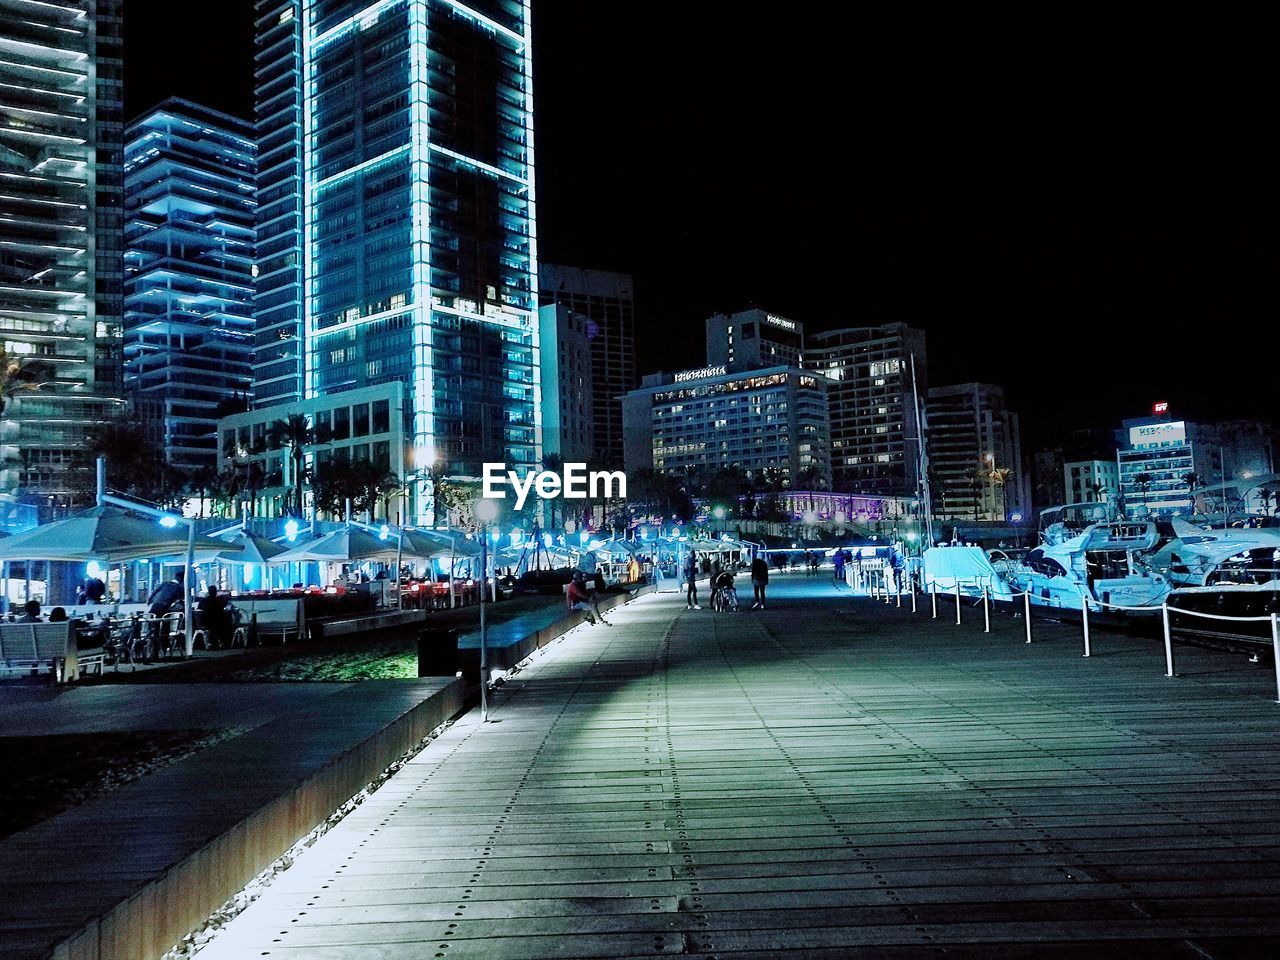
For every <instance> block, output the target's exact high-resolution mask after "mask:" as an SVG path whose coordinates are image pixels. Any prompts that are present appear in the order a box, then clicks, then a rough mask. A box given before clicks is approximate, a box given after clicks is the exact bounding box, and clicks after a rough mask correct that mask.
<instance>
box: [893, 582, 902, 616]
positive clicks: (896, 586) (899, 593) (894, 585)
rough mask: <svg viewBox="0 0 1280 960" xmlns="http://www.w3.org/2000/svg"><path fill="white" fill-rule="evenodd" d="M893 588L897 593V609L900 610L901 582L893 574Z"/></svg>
mask: <svg viewBox="0 0 1280 960" xmlns="http://www.w3.org/2000/svg"><path fill="white" fill-rule="evenodd" d="M893 587H894V589H895V590H896V591H897V592H898V609H899V610H901V609H902V580H901V579H900V578H899V577H898V576H897V575H896V574H895V575H894V578H893Z"/></svg>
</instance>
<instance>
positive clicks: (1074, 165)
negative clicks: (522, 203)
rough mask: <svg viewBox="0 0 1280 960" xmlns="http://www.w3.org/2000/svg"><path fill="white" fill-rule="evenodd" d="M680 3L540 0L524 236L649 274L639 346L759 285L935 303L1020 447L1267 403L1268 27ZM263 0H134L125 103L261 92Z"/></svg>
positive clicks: (822, 322) (875, 313)
mask: <svg viewBox="0 0 1280 960" xmlns="http://www.w3.org/2000/svg"><path fill="white" fill-rule="evenodd" d="M212 6H216V7H217V9H218V15H217V16H216V17H214V18H211V17H210V16H209V10H210V8H211V7H212ZM694 6H695V5H693V4H682V5H674V6H673V5H668V6H653V5H650V4H623V3H618V2H612V0H540V2H538V3H536V4H535V8H534V10H535V21H534V31H535V35H534V43H535V77H536V81H535V82H536V88H535V96H536V110H537V123H538V127H537V142H536V147H537V165H538V218H539V219H538V231H539V252H540V254H541V256H542V257H543V258H544V259H547V260H550V261H554V262H563V263H569V264H574V265H581V266H590V267H598V268H603V269H614V270H622V271H627V272H631V273H633V274H634V275H635V277H636V290H637V299H638V304H637V308H638V314H639V331H638V339H639V354H640V363H641V369H642V370H643V371H649V370H653V369H659V368H667V369H676V368H681V367H688V366H695V365H698V364H699V363H700V361H701V358H702V352H703V339H702V333H701V330H702V320H703V319H704V318H705V317H706V316H707V315H708V314H709V313H711V312H714V311H717V310H735V309H740V308H743V307H745V306H749V305H753V304H757V305H760V306H765V307H768V308H769V309H770V310H773V311H775V312H777V313H781V314H784V315H786V316H789V317H792V318H794V319H796V320H800V321H802V322H804V323H805V325H806V327H807V328H808V329H811V330H820V329H829V328H833V327H839V326H850V325H869V324H879V323H886V322H890V321H905V322H908V323H913V324H916V325H919V326H922V327H924V328H926V329H927V330H928V331H929V351H930V358H929V361H930V362H929V367H930V380H931V381H932V382H933V383H935V384H941V383H950V382H957V381H960V380H989V381H992V382H995V383H1000V384H1004V385H1005V386H1006V387H1007V388H1008V391H1009V394H1010V399H1011V402H1012V404H1013V406H1014V409H1016V410H1018V411H1019V412H1020V413H1021V414H1022V419H1023V429H1024V433H1025V434H1026V435H1027V436H1026V440H1027V441H1028V442H1029V447H1030V446H1034V445H1035V444H1037V443H1043V442H1051V441H1053V439H1054V438H1055V435H1056V434H1057V433H1058V432H1059V431H1061V430H1063V429H1066V428H1071V427H1075V426H1112V425H1118V420H1119V419H1120V418H1121V417H1124V416H1138V415H1142V414H1143V413H1144V412H1146V410H1147V409H1148V407H1149V405H1150V403H1151V402H1152V401H1154V400H1167V401H1169V402H1170V404H1171V409H1172V410H1173V411H1174V412H1176V413H1179V414H1185V415H1187V416H1188V417H1192V418H1194V417H1202V418H1206V419H1207V418H1212V417H1234V416H1239V417H1259V416H1260V417H1264V418H1270V417H1273V416H1274V411H1275V406H1276V405H1275V402H1274V399H1273V397H1274V395H1275V376H1276V373H1277V370H1278V368H1280V364H1278V363H1277V357H1278V356H1280V348H1278V346H1277V340H1278V339H1280V338H1278V337H1277V326H1276V320H1277V317H1276V291H1277V284H1276V281H1277V275H1278V274H1280V270H1278V269H1277V267H1278V265H1277V223H1278V222H1280V220H1278V216H1280V203H1278V202H1277V201H1278V198H1277V189H1276V177H1277V164H1276V162H1275V161H1276V151H1275V148H1276V140H1277V129H1276V125H1277V119H1276V116H1277V111H1276V109H1275V102H1274V101H1275V96H1274V94H1275V83H1274V77H1273V76H1272V75H1271V73H1270V70H1269V68H1268V67H1267V64H1268V62H1269V60H1268V59H1267V57H1266V56H1264V54H1265V51H1264V50H1263V49H1262V48H1261V47H1259V48H1257V49H1254V48H1253V46H1252V42H1251V41H1250V39H1249V38H1250V37H1252V36H1257V37H1258V40H1259V41H1261V40H1262V39H1263V38H1264V36H1265V31H1262V29H1261V26H1260V25H1254V27H1252V28H1251V27H1250V26H1249V25H1248V24H1246V23H1240V24H1235V25H1233V30H1232V35H1231V36H1230V37H1224V38H1217V37H1214V36H1213V35H1212V30H1210V29H1208V28H1207V27H1206V26H1205V24H1203V23H1199V22H1198V23H1196V24H1194V25H1190V26H1188V28H1187V33H1186V35H1183V36H1173V35H1168V34H1167V33H1164V32H1158V31H1157V29H1156V28H1155V27H1154V26H1150V27H1149V26H1145V25H1144V26H1143V27H1142V28H1140V29H1135V30H1132V31H1125V30H1123V29H1122V28H1121V27H1120V26H1118V25H1117V24H1115V23H1114V22H1110V21H1109V22H1107V23H1105V24H1087V23H1084V22H1083V21H1081V22H1080V23H1079V24H1077V25H1074V26H1073V25H1072V24H1068V23H1030V22H1005V21H1002V22H999V23H990V24H981V23H978V22H975V21H968V20H966V21H964V22H956V23H940V22H930V23H929V24H928V27H929V32H928V33H927V34H926V33H922V32H921V27H922V26H923V24H921V23H920V22H917V21H918V20H921V19H923V18H924V16H925V14H924V12H923V9H921V10H920V11H919V12H918V14H917V19H916V20H903V21H900V22H898V23H882V22H873V21H871V20H868V19H866V18H865V17H863V16H861V15H857V16H854V15H849V16H846V17H844V18H843V19H836V20H823V21H819V20H817V19H815V18H814V17H813V16H811V13H812V12H813V11H815V10H817V9H818V8H817V7H814V6H810V5H794V6H792V7H787V8H779V7H774V8H770V12H769V15H768V16H759V17H757V16H755V15H744V14H743V11H744V10H746V9H748V8H747V6H746V5H743V4H738V3H700V4H697V5H696V6H697V9H696V10H691V9H689V8H691V7H694ZM1064 15H1065V14H1064ZM1072 15H1073V16H1075V15H1077V14H1075V13H1073V14H1072ZM252 21H253V14H252V3H251V2H249V0H219V2H218V3H217V4H216V5H211V4H205V3H198V2H186V3H174V2H173V0H129V2H128V6H127V13H126V88H125V89H126V98H127V101H128V102H127V111H128V113H130V114H136V113H137V112H139V111H141V110H143V109H145V108H147V107H148V106H150V105H151V104H153V103H155V102H156V101H158V100H160V99H163V98H164V97H165V96H168V95H170V94H180V95H183V96H187V97H190V98H193V99H197V100H200V101H203V102H205V103H208V104H209V105H211V106H215V107H218V108H220V109H223V110H226V111H228V112H231V113H236V114H239V115H242V116H250V115H251V112H252V102H253V98H252V82H253V80H252V29H253V26H252ZM1166 29H1167V27H1163V26H1162V27H1161V28H1160V30H1161V31H1164V30H1166ZM1015 37H1016V38H1017V43H1016V44H1014V43H1013V42H1011V41H1012V40H1013V39H1014V38H1015ZM175 38H177V39H176V42H175ZM192 38H195V42H192Z"/></svg>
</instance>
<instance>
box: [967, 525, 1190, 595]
mask: <svg viewBox="0 0 1280 960" xmlns="http://www.w3.org/2000/svg"><path fill="white" fill-rule="evenodd" d="M1040 541H1041V542H1040V545H1039V546H1037V547H1036V548H1035V549H1033V550H1031V551H1029V552H1028V553H1027V554H1026V555H1025V556H1024V557H1022V558H1014V557H1009V556H1005V555H1000V554H998V552H997V553H994V554H993V566H994V567H995V569H996V570H997V571H999V572H1000V573H1002V574H1003V575H1004V576H1005V577H1006V578H1007V579H1008V581H1009V582H1010V583H1011V584H1012V586H1013V589H1014V591H1023V590H1026V591H1030V593H1031V602H1032V603H1033V604H1035V605H1037V606H1041V607H1052V608H1055V609H1060V610H1063V611H1064V612H1078V611H1079V610H1080V609H1081V606H1082V605H1084V604H1085V603H1087V604H1088V606H1089V610H1090V612H1091V613H1094V612H1096V613H1103V614H1116V613H1118V614H1121V615H1133V614H1138V615H1141V614H1144V613H1151V614H1157V613H1159V612H1160V605H1161V604H1162V603H1163V602H1164V600H1165V598H1166V597H1167V596H1168V595H1169V591H1170V589H1171V586H1172V585H1171V584H1170V582H1169V580H1168V578H1167V577H1165V576H1164V575H1163V574H1161V573H1159V572H1157V571H1156V570H1154V569H1152V568H1151V566H1150V565H1149V564H1148V563H1147V562H1146V560H1145V557H1146V555H1147V554H1148V553H1150V552H1151V551H1152V550H1153V549H1155V547H1156V545H1157V544H1158V543H1159V541H1160V534H1159V531H1158V530H1157V529H1156V525H1155V524H1154V523H1152V522H1151V521H1148V520H1124V519H1117V518H1115V515H1114V514H1113V513H1112V512H1111V510H1110V506H1109V505H1108V504H1105V503H1074V504H1066V505H1064V506H1060V507H1050V508H1049V509H1047V510H1043V511H1041V513H1040ZM1113 606H1114V607H1128V608H1137V609H1130V610H1123V611H1117V610H1114V609H1112V607H1113Z"/></svg>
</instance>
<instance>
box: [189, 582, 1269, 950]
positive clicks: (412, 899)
mask: <svg viewBox="0 0 1280 960" xmlns="http://www.w3.org/2000/svg"><path fill="white" fill-rule="evenodd" d="M819 598H820V599H819ZM922 610H923V608H922ZM952 610H954V608H953V607H952V608H948V611H947V612H948V613H950V612H951V611H952ZM966 615H967V616H970V615H969V614H968V613H967V614H966ZM611 619H613V620H614V622H615V623H616V624H617V625H616V626H614V627H613V628H612V629H607V628H603V627H599V628H594V629H593V628H590V627H580V628H578V629H577V630H575V631H574V632H573V633H572V634H570V635H569V636H567V637H566V638H565V639H564V640H562V641H559V642H558V643H556V644H554V645H552V646H551V647H549V648H548V649H547V650H546V651H545V652H544V653H543V654H539V655H537V656H535V657H534V659H533V663H532V664H531V665H530V666H529V667H528V668H526V669H525V670H523V671H521V672H520V673H518V674H517V675H516V676H514V677H513V678H512V679H511V681H510V682H509V683H507V684H506V685H505V686H504V687H503V688H502V689H501V691H499V692H498V694H497V695H496V696H495V698H494V709H493V712H492V715H491V720H492V722H491V723H489V724H486V725H480V724H479V723H478V722H477V721H478V718H477V717H476V714H475V712H472V713H471V714H470V715H468V716H467V717H466V718H464V719H463V720H462V721H460V722H459V723H457V724H455V726H454V727H453V728H452V729H451V730H449V731H448V732H447V733H446V734H445V735H444V736H443V737H441V738H440V739H439V740H437V741H436V742H435V743H433V744H432V745H431V746H430V747H429V748H428V749H427V750H425V751H423V752H422V753H421V754H420V755H419V756H418V757H417V758H416V759H415V760H414V761H413V762H412V763H410V764H408V765H407V766H406V767H405V768H404V769H403V770H402V771H401V772H400V773H399V774H397V775H396V776H395V777H394V778H392V779H391V781H389V782H388V784H387V785H386V786H384V787H383V788H382V789H381V790H380V791H378V792H377V793H376V794H374V795H373V796H372V797H371V798H370V799H369V800H368V801H367V802H365V803H364V804H363V805H362V806H360V807H359V808H358V809H357V810H356V811H355V812H354V813H353V814H352V815H351V816H349V817H348V818H347V819H346V820H345V821H343V822H342V823H341V824H340V825H339V826H338V827H336V828H335V829H334V830H332V831H331V832H330V833H329V834H328V835H327V836H326V837H325V838H323V839H322V840H321V841H320V842H319V843H318V844H316V846H315V847H314V848H312V849H311V850H310V851H308V852H307V853H306V854H305V855H304V856H303V857H302V858H300V859H299V860H298V862H297V863H296V864H295V865H294V867H293V868H291V869H290V870H289V871H287V872H286V873H285V874H283V875H282V876H281V877H280V878H279V879H278V880H277V881H276V883H275V884H274V885H273V886H272V887H271V888H270V889H269V890H268V892H267V893H266V894H265V895H264V896H263V897H262V898H261V899H260V900H259V901H258V902H257V903H255V904H254V905H253V906H251V907H250V908H249V909H248V910H247V911H245V912H244V913H243V914H242V915H241V916H240V917H239V918H237V919H236V920H235V921H233V922H232V923H231V924H230V925H229V926H228V928H227V929H226V930H225V931H224V932H223V934H222V935H221V936H220V937H218V938H217V939H215V940H214V941H213V943H212V944H211V945H210V946H209V947H208V948H207V949H206V951H205V952H203V953H202V954H201V957H202V960H242V958H245V957H274V958H289V960H304V958H305V960H338V958H342V960H364V958H370V960H372V958H379V960H382V958H391V957H435V958H444V957H447V958H453V960H458V958H485V960H516V958H535V957H651V956H654V955H657V954H690V955H698V956H705V957H721V958H725V957H737V956H759V957H772V956H779V955H786V956H797V957H823V958H837V957H849V956H867V957H886V956H888V957H900V956H911V957H915V956H920V957H925V956H929V957H932V956H937V955H940V954H942V953H945V954H946V955H948V956H962V957H975V958H976V957H983V958H989V957H1006V956H1025V955H1031V954H1034V955H1035V956H1053V957H1068V956H1070V957H1077V956H1124V957H1125V958H1127V960H1132V958H1139V957H1157V956H1158V957H1169V956H1172V957H1187V958H1193V957H1194V958H1201V960H1204V958H1213V957H1237V956H1259V957H1261V956H1267V955H1274V948H1275V947H1276V946H1277V945H1280V817H1278V816H1277V815H1276V813H1277V810H1278V809H1280V778H1278V777H1277V774H1280V749H1278V747H1277V744H1278V743H1280V736H1278V735H1280V706H1277V704H1275V703H1274V702H1273V701H1274V696H1275V694H1274V688H1273V686H1272V685H1271V684H1272V677H1271V674H1270V669H1269V666H1265V665H1264V666H1263V667H1259V666H1258V665H1249V664H1248V663H1246V662H1245V661H1244V659H1243V658H1241V657H1228V656H1226V655H1223V654H1221V653H1213V652H1207V651H1188V650H1186V649H1183V650H1180V651H1179V662H1180V673H1181V674H1182V675H1181V676H1179V677H1178V678H1175V679H1167V678H1165V677H1164V676H1163V656H1162V653H1161V651H1160V650H1159V649H1158V647H1157V646H1156V645H1154V644H1153V643H1151V642H1150V641H1138V640H1129V639H1127V638H1124V637H1121V636H1118V635H1115V634H1107V633H1104V632H1102V631H1099V632H1097V634H1096V635H1095V638H1094V650H1095V656H1094V657H1093V658H1091V659H1089V660H1084V659H1082V658H1081V657H1080V655H1079V653H1080V650H1079V644H1078V639H1077V637H1078V628H1077V629H1076V630H1072V629H1071V628H1069V627H1053V626H1048V625H1037V637H1036V642H1035V643H1034V644H1032V645H1030V646H1027V645H1026V644H1024V643H1022V642H1021V641H1022V623H1021V621H1020V620H1013V619H1011V618H1008V617H998V618H997V620H996V625H995V629H994V631H993V633H992V634H989V635H987V634H983V633H982V624H981V616H980V614H979V615H978V616H970V619H969V620H968V622H966V624H965V625H963V626H960V627H957V626H955V625H954V624H953V623H950V622H948V621H947V620H946V618H945V617H944V618H943V619H940V620H939V621H930V620H928V619H927V614H926V613H923V612H922V613H921V614H919V615H917V616H916V617H914V618H913V617H912V615H911V614H910V613H909V612H906V611H899V610H897V609H895V608H887V607H885V606H884V605H883V604H877V603H874V602H871V601H866V600H853V599H850V598H848V597H847V596H846V597H839V598H837V593H836V591H835V590H834V588H832V586H831V584H830V581H826V580H823V579H821V578H818V579H809V578H805V577H803V576H795V577H789V576H783V577H776V578H775V581H774V583H773V584H772V585H771V595H770V608H769V610H767V611H765V612H764V613H759V612H752V611H743V612H741V613H738V614H736V615H735V614H723V615H718V616H717V615H715V614H713V613H711V612H710V611H708V610H703V611H693V612H686V611H685V610H684V603H683V599H681V598H677V597H675V596H672V595H658V596H649V597H644V598H642V599H639V600H637V601H636V602H634V603H632V604H631V605H629V606H628V607H626V608H624V609H620V610H618V611H615V613H614V614H613V615H612V617H611Z"/></svg>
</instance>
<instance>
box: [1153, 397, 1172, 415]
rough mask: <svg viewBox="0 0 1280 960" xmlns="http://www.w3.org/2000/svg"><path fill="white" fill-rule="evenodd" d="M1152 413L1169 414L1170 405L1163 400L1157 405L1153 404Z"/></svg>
mask: <svg viewBox="0 0 1280 960" xmlns="http://www.w3.org/2000/svg"><path fill="white" fill-rule="evenodd" d="M1151 412H1152V413H1168V412H1169V404H1167V403H1165V402H1164V401H1163V400H1161V401H1159V402H1157V403H1153V404H1152V405H1151Z"/></svg>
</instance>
